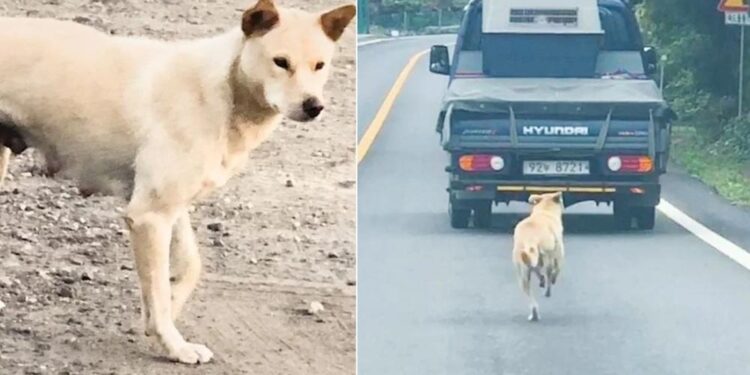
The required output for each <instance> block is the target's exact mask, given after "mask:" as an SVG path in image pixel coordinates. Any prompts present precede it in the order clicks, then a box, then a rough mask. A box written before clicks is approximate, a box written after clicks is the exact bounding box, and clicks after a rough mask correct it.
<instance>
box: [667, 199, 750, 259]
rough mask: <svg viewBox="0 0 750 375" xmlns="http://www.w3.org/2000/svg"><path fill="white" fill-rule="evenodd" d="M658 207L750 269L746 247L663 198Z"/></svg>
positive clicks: (715, 247)
mask: <svg viewBox="0 0 750 375" xmlns="http://www.w3.org/2000/svg"><path fill="white" fill-rule="evenodd" d="M656 208H657V209H658V210H659V211H661V213H663V214H664V215H666V216H667V217H668V218H670V219H672V221H674V222H675V223H677V224H679V225H680V226H682V227H683V228H685V229H687V231H688V232H690V233H692V234H693V235H695V236H696V237H698V238H700V239H701V240H703V242H705V243H707V244H709V245H711V247H713V248H714V249H716V250H718V251H719V252H720V253H722V254H724V255H726V256H727V257H729V258H730V259H732V260H733V261H735V262H737V263H739V264H740V265H741V266H742V267H745V268H746V269H748V270H750V253H748V252H747V251H746V250H745V249H743V248H741V247H739V246H737V245H735V244H734V243H733V242H732V241H729V240H728V239H726V238H724V237H722V236H721V235H719V234H718V233H716V232H714V231H712V230H711V229H708V228H707V227H706V226H705V225H703V224H701V223H699V222H698V221H696V220H695V219H693V218H691V217H690V216H688V215H687V214H686V213H684V212H682V211H681V210H680V209H679V208H677V207H675V206H673V205H672V204H671V203H669V202H667V201H666V200H664V199H662V200H661V202H660V203H659V205H658V206H656Z"/></svg>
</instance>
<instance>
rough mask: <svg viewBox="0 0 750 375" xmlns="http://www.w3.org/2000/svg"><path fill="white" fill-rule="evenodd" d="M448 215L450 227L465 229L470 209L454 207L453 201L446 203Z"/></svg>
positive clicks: (469, 216)
mask: <svg viewBox="0 0 750 375" xmlns="http://www.w3.org/2000/svg"><path fill="white" fill-rule="evenodd" d="M448 215H449V216H450V218H451V227H453V228H455V229H466V228H468V227H469V219H470V218H471V210H470V209H463V208H455V207H454V204H453V202H450V203H449V205H448Z"/></svg>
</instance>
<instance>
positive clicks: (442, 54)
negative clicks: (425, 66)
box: [430, 45, 451, 75]
mask: <svg viewBox="0 0 750 375" xmlns="http://www.w3.org/2000/svg"><path fill="white" fill-rule="evenodd" d="M430 71H431V72H433V73H435V74H443V75H449V74H450V72H451V63H450V57H448V47H446V46H443V45H437V46H432V48H430Z"/></svg>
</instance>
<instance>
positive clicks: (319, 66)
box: [315, 61, 326, 70]
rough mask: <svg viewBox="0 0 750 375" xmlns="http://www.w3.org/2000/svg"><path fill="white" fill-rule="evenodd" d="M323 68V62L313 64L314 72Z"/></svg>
mask: <svg viewBox="0 0 750 375" xmlns="http://www.w3.org/2000/svg"><path fill="white" fill-rule="evenodd" d="M324 66H326V63H324V62H322V61H321V62H319V63H317V64H315V70H320V69H323V67H324Z"/></svg>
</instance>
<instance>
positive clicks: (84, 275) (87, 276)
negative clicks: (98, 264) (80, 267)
mask: <svg viewBox="0 0 750 375" xmlns="http://www.w3.org/2000/svg"><path fill="white" fill-rule="evenodd" d="M93 279H94V273H93V272H91V271H83V272H81V280H83V281H91V280H93Z"/></svg>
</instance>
